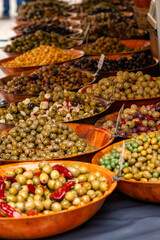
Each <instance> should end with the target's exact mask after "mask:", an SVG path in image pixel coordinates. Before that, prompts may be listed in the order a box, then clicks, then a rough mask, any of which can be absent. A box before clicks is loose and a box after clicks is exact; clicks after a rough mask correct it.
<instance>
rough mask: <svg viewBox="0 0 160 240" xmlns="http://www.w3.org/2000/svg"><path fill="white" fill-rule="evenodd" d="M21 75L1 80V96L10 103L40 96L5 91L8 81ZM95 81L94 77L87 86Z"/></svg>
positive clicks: (17, 74)
mask: <svg viewBox="0 0 160 240" xmlns="http://www.w3.org/2000/svg"><path fill="white" fill-rule="evenodd" d="M76 71H77V72H84V73H89V72H88V71H84V70H80V69H76ZM31 72H33V71H26V72H25V73H26V74H27V73H28V74H30V73H31ZM20 75H21V73H16V74H12V75H9V76H6V77H3V78H1V79H0V95H1V97H2V98H3V99H4V100H5V101H6V102H8V103H11V102H18V101H22V100H24V99H26V98H31V97H34V96H38V95H39V94H35V95H29V94H14V93H8V92H7V91H4V90H3V87H4V85H6V84H7V82H8V81H11V80H12V79H13V78H14V77H18V76H20ZM91 75H92V74H91ZM95 81H96V78H95V77H94V76H93V75H92V77H91V81H90V82H88V83H87V85H89V84H93V83H94V82H95ZM82 83H84V85H86V78H83V79H82ZM79 89H80V88H75V89H69V91H78V90H79Z"/></svg>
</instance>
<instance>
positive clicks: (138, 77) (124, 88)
mask: <svg viewBox="0 0 160 240" xmlns="http://www.w3.org/2000/svg"><path fill="white" fill-rule="evenodd" d="M86 92H87V93H88V94H92V95H94V96H97V97H102V98H106V99H110V98H112V99H140V98H150V97H158V96H160V78H159V77H157V78H155V79H153V78H152V77H151V76H150V75H148V74H143V73H142V72H141V71H139V72H137V73H133V72H130V73H129V72H122V71H119V72H117V76H113V77H108V78H103V79H101V80H100V81H99V82H98V83H95V84H93V87H88V88H87V89H86Z"/></svg>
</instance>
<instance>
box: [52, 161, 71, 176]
mask: <svg viewBox="0 0 160 240" xmlns="http://www.w3.org/2000/svg"><path fill="white" fill-rule="evenodd" d="M52 169H53V170H57V171H58V172H59V173H63V174H64V176H65V177H67V178H72V177H73V175H72V173H71V172H70V171H69V170H68V169H67V168H65V167H64V166H62V165H60V164H56V165H54V166H53V167H52Z"/></svg>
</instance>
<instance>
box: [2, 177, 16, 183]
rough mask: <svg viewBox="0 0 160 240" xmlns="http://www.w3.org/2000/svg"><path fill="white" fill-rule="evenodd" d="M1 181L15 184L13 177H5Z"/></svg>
mask: <svg viewBox="0 0 160 240" xmlns="http://www.w3.org/2000/svg"><path fill="white" fill-rule="evenodd" d="M3 180H4V181H11V182H17V181H16V179H15V178H14V177H6V176H4V177H3Z"/></svg>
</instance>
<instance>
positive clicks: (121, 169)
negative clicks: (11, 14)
mask: <svg viewBox="0 0 160 240" xmlns="http://www.w3.org/2000/svg"><path fill="white" fill-rule="evenodd" d="M134 9H135V8H134V3H133V2H132V3H131V1H128V0H122V1H121V0H114V1H112V0H109V1H103V2H102V1H101V0H84V1H83V2H81V3H79V4H69V3H64V2H61V1H58V0H35V1H33V2H30V3H25V4H23V5H22V6H21V7H19V9H18V14H17V15H18V16H17V18H16V23H17V26H16V27H15V28H14V31H15V33H16V34H17V35H16V36H11V37H10V38H8V40H7V44H8V43H9V44H8V45H6V46H4V47H3V48H2V47H1V49H2V51H3V53H6V54H7V55H8V56H10V57H9V58H5V59H2V60H0V69H1V70H2V71H3V72H4V73H6V74H7V75H9V76H6V77H4V78H1V79H0V96H1V99H2V102H0V104H1V106H2V107H0V229H1V230H0V238H3V239H4V238H8V239H13V238H14V239H22V238H27V239H33V238H38V239H39V238H46V237H49V236H54V235H56V234H60V233H64V232H66V231H69V230H70V229H73V228H76V227H77V226H79V225H81V224H82V223H84V222H86V221H87V220H88V219H90V218H91V217H92V216H93V215H94V214H95V213H96V212H97V211H98V210H99V209H100V207H101V206H102V203H103V202H104V200H105V198H106V197H107V196H108V195H109V194H111V193H112V192H113V191H114V189H115V188H116V185H117V189H118V190H120V191H121V192H122V193H124V194H126V195H128V196H130V197H133V198H135V199H139V200H143V201H149V202H157V203H159V202H160V187H159V186H160V157H159V155H160V136H159V133H160V77H159V76H160V73H159V68H158V66H159V59H157V58H155V57H154V56H152V55H151V52H150V47H151V48H152V46H151V45H152V42H150V41H149V29H147V28H145V29H141V26H142V27H143V23H142V25H141V24H139V22H136V20H137V19H136V17H135V12H134ZM0 41H2V42H5V41H6V39H0ZM9 41H10V42H9ZM13 74H14V75H13ZM7 103H8V104H7ZM3 104H4V105H3ZM119 137H120V138H119ZM122 138H123V139H124V140H123V141H121V142H118V141H119V140H120V139H122ZM114 140H115V142H116V143H115V142H113V141H114ZM112 142H113V144H112ZM110 144H112V145H110ZM39 161H40V162H39ZM52 161H53V162H52ZM73 161H74V162H73ZM84 162H92V164H87V163H84ZM12 163H16V164H12ZM3 165H4V166H3ZM98 165H99V166H98ZM107 201H108V200H107ZM116 201H119V203H120V204H121V201H120V199H118V198H116V199H115V202H116ZM114 210H115V209H114ZM107 211H108V212H113V209H110V208H109V207H107ZM115 211H117V212H118V211H119V210H118V209H116V210H115ZM102 212H103V211H102ZM121 215H122V213H121ZM109 218H110V215H109ZM113 218H114V216H113ZM116 219H117V218H116ZM119 219H120V218H119ZM74 220H76V221H74ZM103 220H104V219H103ZM123 220H125V217H124V219H123ZM6 223H7V224H6ZM57 223H58V224H57ZM59 223H60V224H59ZM94 224H95V225H96V226H97V224H96V223H94ZM124 224H126V222H125V221H121V225H122V229H123V225H124ZM157 224H158V222H157ZM41 225H43V226H41ZM15 226H16V227H15ZM17 226H18V229H19V231H17ZM113 228H115V226H113V227H112V229H111V231H110V233H111V234H110V236H111V235H112V232H113V231H112V230H113ZM86 229H87V228H86ZM106 229H107V228H106ZM87 230H88V229H87ZM74 231H75V232H78V229H75V230H74ZM107 231H108V230H107ZM121 232H122V231H121ZM125 232H128V228H127V227H126V231H125ZM99 233H103V231H102V232H101V231H99ZM136 234H137V236H140V237H141V234H140V235H138V231H137V232H136ZM97 235H98V234H97ZM130 235H131V237H130V238H127V239H133V235H132V234H131V232H130ZM63 236H64V238H65V236H67V235H62V234H61V236H60V237H62V238H63ZM68 236H69V235H68ZM80 236H81V235H80ZM80 236H79V237H80ZM93 236H94V237H93ZM117 236H119V237H120V236H122V235H120V234H119V235H117ZM90 237H93V238H96V235H94V231H93V234H91V236H90ZM53 238H54V237H53ZM53 238H51V239H53ZM80 238H81V237H80ZM86 238H88V236H87V235H86ZM100 238H102V240H104V239H106V234H101V237H100ZM100 238H99V239H100ZM115 238H116V237H115V236H114V239H115ZM65 239H68V238H65ZM124 239H125V238H124ZM144 239H145V238H144ZM151 239H153V238H151ZM138 240H139V239H138ZM146 240H148V239H147V238H146Z"/></svg>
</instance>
